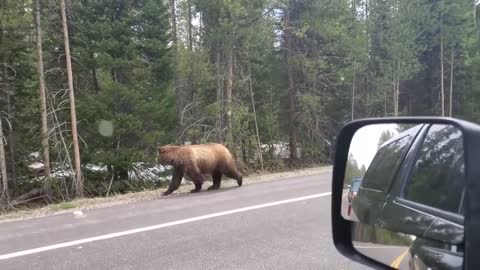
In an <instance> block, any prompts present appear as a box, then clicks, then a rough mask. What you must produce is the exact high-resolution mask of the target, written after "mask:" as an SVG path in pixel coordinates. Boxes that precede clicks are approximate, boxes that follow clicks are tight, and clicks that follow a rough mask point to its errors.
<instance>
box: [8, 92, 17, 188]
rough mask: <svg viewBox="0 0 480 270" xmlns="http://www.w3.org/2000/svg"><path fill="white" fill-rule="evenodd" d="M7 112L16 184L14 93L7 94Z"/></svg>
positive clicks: (11, 170) (9, 144)
mask: <svg viewBox="0 0 480 270" xmlns="http://www.w3.org/2000/svg"><path fill="white" fill-rule="evenodd" d="M7 114H8V119H9V120H8V121H9V122H10V125H9V129H8V146H9V152H10V179H11V182H12V184H14V185H15V183H16V182H17V163H16V160H17V155H16V153H17V147H16V145H17V142H16V140H15V129H14V127H13V122H14V120H13V119H15V109H14V106H13V101H12V95H10V94H7Z"/></svg>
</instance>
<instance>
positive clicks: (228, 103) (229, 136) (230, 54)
mask: <svg viewBox="0 0 480 270" xmlns="http://www.w3.org/2000/svg"><path fill="white" fill-rule="evenodd" d="M231 46H232V45H231ZM232 88H233V47H230V48H228V49H227V81H226V86H225V102H226V104H225V105H226V110H227V119H226V120H227V121H226V127H227V138H226V139H227V143H231V142H232Z"/></svg>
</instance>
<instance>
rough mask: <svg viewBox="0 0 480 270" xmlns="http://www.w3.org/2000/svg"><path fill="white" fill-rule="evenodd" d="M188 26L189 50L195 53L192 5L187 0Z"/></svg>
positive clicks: (189, 0)
mask: <svg viewBox="0 0 480 270" xmlns="http://www.w3.org/2000/svg"><path fill="white" fill-rule="evenodd" d="M187 16H188V18H187V24H188V26H187V27H188V49H189V50H190V51H193V37H192V3H191V0H187Z"/></svg>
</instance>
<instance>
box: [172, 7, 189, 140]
mask: <svg viewBox="0 0 480 270" xmlns="http://www.w3.org/2000/svg"><path fill="white" fill-rule="evenodd" d="M169 5H170V22H171V24H172V43H173V51H174V55H175V58H177V57H178V50H177V49H178V48H177V46H178V37H177V13H176V7H175V0H169ZM176 68H177V67H175V74H174V85H173V87H174V88H175V110H176V114H177V143H181V144H183V142H184V138H183V136H182V134H183V132H184V131H183V110H184V105H185V103H184V97H183V92H184V91H183V87H182V85H181V83H180V78H179V76H178V71H177V70H176Z"/></svg>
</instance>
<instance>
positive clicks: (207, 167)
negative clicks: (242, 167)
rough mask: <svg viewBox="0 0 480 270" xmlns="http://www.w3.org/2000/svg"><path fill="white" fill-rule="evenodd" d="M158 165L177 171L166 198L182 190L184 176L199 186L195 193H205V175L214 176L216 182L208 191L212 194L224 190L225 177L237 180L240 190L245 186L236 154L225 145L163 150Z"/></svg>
mask: <svg viewBox="0 0 480 270" xmlns="http://www.w3.org/2000/svg"><path fill="white" fill-rule="evenodd" d="M158 161H159V162H160V164H162V165H170V166H173V168H174V170H173V176H172V181H171V182H170V186H169V188H168V190H167V191H165V192H164V195H168V194H170V193H172V192H173V191H175V190H176V189H178V187H179V186H180V183H181V181H182V178H183V177H184V176H185V177H186V178H189V179H190V180H191V181H193V183H194V184H195V189H194V190H192V192H198V191H200V190H201V189H202V184H203V182H204V181H205V178H204V176H203V175H205V174H211V175H212V178H213V185H212V186H211V187H209V188H208V189H209V190H211V189H218V188H220V182H221V180H222V175H225V176H227V177H228V178H233V179H236V180H237V184H238V186H241V185H242V174H241V173H240V172H239V171H238V169H237V166H236V164H235V160H234V159H233V157H232V154H231V153H230V151H229V150H228V149H227V148H226V147H225V146H223V145H221V144H216V143H209V144H196V145H181V146H173V145H165V146H160V147H158Z"/></svg>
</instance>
